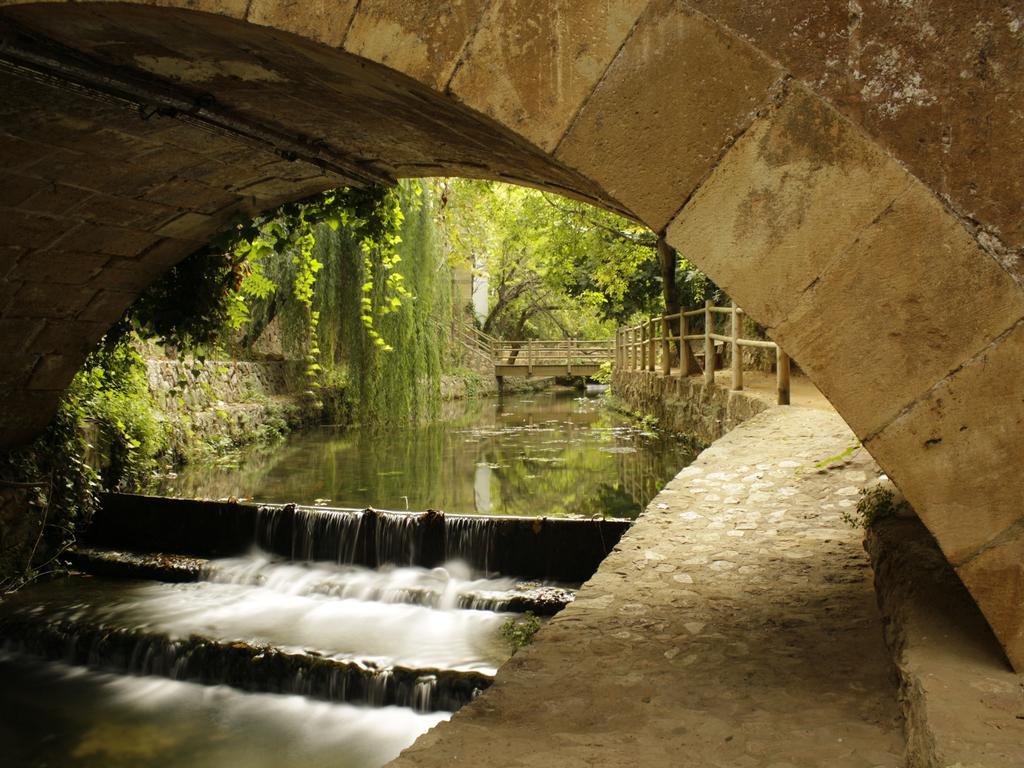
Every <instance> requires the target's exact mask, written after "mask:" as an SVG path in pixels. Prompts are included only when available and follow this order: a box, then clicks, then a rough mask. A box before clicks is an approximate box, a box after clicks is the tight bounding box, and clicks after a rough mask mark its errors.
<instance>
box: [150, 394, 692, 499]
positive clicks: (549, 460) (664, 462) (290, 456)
mask: <svg viewBox="0 0 1024 768" xmlns="http://www.w3.org/2000/svg"><path fill="white" fill-rule="evenodd" d="M453 407H454V408H456V409H457V411H458V412H457V413H456V414H455V415H454V416H453V417H452V418H450V419H447V420H445V421H441V422H437V423H433V424H429V425H426V426H422V427H414V428H408V429H394V430H389V431H371V430H367V429H359V428H340V427H320V428H317V429H313V430H309V431H305V432H301V433H297V434H293V435H291V436H289V437H288V438H287V439H286V440H285V442H283V443H279V444H277V445H274V446H272V447H270V448H263V449H259V450H254V451H251V452H248V453H245V454H243V455H242V456H241V457H240V458H238V459H237V460H235V461H231V462H226V463H224V464H222V465H219V466H195V465H194V466H191V467H187V468H185V469H184V470H183V471H182V472H181V473H180V474H178V475H177V476H175V477H171V478H167V479H166V480H165V481H164V482H163V483H162V485H161V487H160V488H159V489H158V491H157V492H159V493H163V494H166V495H173V496H188V497H205V498H225V497H230V496H234V497H236V498H252V499H254V500H256V501H264V502H295V503H299V504H321V505H329V506H337V507H356V508H364V507H370V506H372V507H375V508H378V509H396V510H403V509H410V510H424V509H440V510H444V511H446V512H451V513H458V514H474V513H475V514H486V515H548V516H580V517H591V516H593V515H605V516H609V517H628V518H632V517H636V515H637V514H638V513H639V512H640V511H641V510H642V509H643V508H644V507H645V506H646V505H647V503H648V502H649V501H650V500H651V499H652V498H653V497H654V495H655V494H656V493H657V492H658V490H659V489H660V488H661V487H662V486H663V485H664V484H665V483H666V482H667V481H668V480H670V479H671V478H672V477H674V476H675V474H676V473H677V472H678V471H679V470H680V469H682V468H683V467H684V466H686V465H687V464H688V463H689V462H690V461H691V460H692V458H693V448H692V446H690V445H689V444H688V443H687V442H685V441H682V440H680V439H678V438H674V437H671V436H667V435H664V434H659V433H655V432H653V431H652V430H649V429H645V428H643V427H641V426H639V425H638V424H637V423H636V422H635V421H633V420H631V419H629V418H628V417H625V416H623V415H621V414H618V413H616V412H613V411H611V410H609V409H608V408H606V407H605V406H604V405H603V404H602V402H601V400H600V399H599V398H593V397H590V398H587V397H580V396H579V395H578V394H577V393H575V392H565V391H548V392H541V393H535V394H530V395H516V396H509V397H505V398H502V399H500V400H482V401H475V402H465V403H457V404H453Z"/></svg>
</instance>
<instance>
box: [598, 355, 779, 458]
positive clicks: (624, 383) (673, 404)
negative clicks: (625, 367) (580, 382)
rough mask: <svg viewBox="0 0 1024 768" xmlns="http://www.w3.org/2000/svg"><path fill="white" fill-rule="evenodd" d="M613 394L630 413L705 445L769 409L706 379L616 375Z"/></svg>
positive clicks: (638, 373) (751, 397) (635, 373)
mask: <svg viewBox="0 0 1024 768" xmlns="http://www.w3.org/2000/svg"><path fill="white" fill-rule="evenodd" d="M612 393H613V394H614V395H615V397H616V398H618V399H619V400H620V401H621V402H622V403H623V404H624V405H625V406H626V408H628V409H629V410H631V411H635V412H638V413H641V414H643V415H645V416H647V415H649V416H653V417H654V418H655V419H657V420H658V423H659V424H660V425H661V426H662V427H663V428H664V429H667V430H670V431H672V432H680V433H683V434H687V435H692V436H694V437H696V438H697V439H698V440H700V441H701V442H704V443H711V442H714V441H715V440H717V439H718V438H720V437H721V436H722V435H724V434H725V433H726V432H728V431H729V430H731V429H733V428H734V427H736V426H738V425H740V424H742V423H743V422H744V421H746V420H747V419H749V418H750V417H751V416H755V415H756V414H758V413H761V411H764V410H767V409H768V407H769V405H768V403H766V402H765V401H764V400H762V399H760V398H758V397H756V396H754V395H751V394H748V393H746V392H733V391H731V390H728V389H725V388H723V387H720V386H717V385H707V384H705V383H704V380H703V379H702V378H695V377H690V378H686V379H680V378H678V377H675V376H662V375H661V374H658V373H655V372H651V371H616V372H615V373H614V374H613V376H612Z"/></svg>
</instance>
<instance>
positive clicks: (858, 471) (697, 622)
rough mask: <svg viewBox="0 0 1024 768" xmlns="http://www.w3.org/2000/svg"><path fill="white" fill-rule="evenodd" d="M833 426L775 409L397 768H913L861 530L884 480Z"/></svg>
mask: <svg viewBox="0 0 1024 768" xmlns="http://www.w3.org/2000/svg"><path fill="white" fill-rule="evenodd" d="M852 442H853V435H852V433H851V432H850V431H849V430H848V429H847V427H846V426H845V424H843V422H842V421H841V420H840V419H839V417H838V416H836V415H835V414H834V413H828V412H823V411H820V410H812V409H807V408H797V407H793V408H774V409H772V410H769V411H767V412H765V413H762V414H760V415H758V416H756V417H754V418H753V419H751V420H750V421H748V422H747V423H746V424H744V425H743V426H741V427H739V428H737V429H736V430H734V431H733V432H732V433H730V434H728V435H726V436H725V437H724V438H722V439H721V440H719V441H718V442H717V443H716V444H715V445H714V446H713V447H712V448H710V449H708V450H707V451H705V452H704V453H703V454H701V456H700V457H699V459H698V460H697V461H696V462H695V463H694V464H693V466H691V467H688V468H687V469H685V470H683V472H682V473H680V475H679V476H678V477H677V478H676V479H675V480H673V481H672V482H671V483H669V485H668V486H667V487H666V488H665V490H664V491H663V492H662V493H661V494H660V495H659V496H658V497H657V498H656V499H655V500H654V501H653V502H652V504H651V506H650V507H649V508H648V510H647V512H646V513H645V514H644V516H643V517H642V518H641V519H640V520H639V521H638V522H637V524H636V525H634V526H633V528H632V529H631V530H630V532H629V533H628V534H627V535H626V536H625V537H624V538H623V540H622V542H621V543H620V545H619V547H618V548H617V550H616V551H615V552H614V553H612V555H611V556H610V557H609V558H608V559H607V560H606V561H605V562H604V564H603V565H602V566H601V568H600V570H599V571H598V573H597V574H596V575H595V576H594V578H593V579H592V580H591V581H590V582H588V583H587V585H586V586H585V587H584V588H583V589H582V590H581V592H580V593H579V597H578V599H577V601H576V602H575V604H573V605H572V606H570V607H569V608H567V609H566V610H565V611H563V612H562V613H561V614H560V615H559V616H558V617H557V618H555V619H554V620H553V621H552V622H551V623H550V624H548V625H547V626H546V627H544V628H543V629H542V630H541V632H540V633H539V634H538V636H537V638H536V640H535V642H534V643H533V645H532V646H530V647H528V648H527V649H525V650H524V651H521V652H520V653H519V654H517V655H516V656H515V657H513V659H512V660H511V661H510V662H508V663H507V664H506V665H505V666H504V667H503V668H502V670H501V671H500V672H499V675H498V682H497V683H496V685H495V686H494V687H493V688H491V689H490V690H489V691H488V692H487V693H486V694H485V695H483V696H481V697H480V698H479V699H477V700H476V701H475V702H473V703H472V704H471V705H469V706H467V707H465V708H464V709H463V710H462V711H461V712H459V713H458V714H457V715H456V716H455V717H454V718H453V719H452V720H451V722H449V723H444V724H442V725H440V726H439V727H437V728H435V729H434V730H432V731H431V732H429V733H428V734H426V735H425V736H423V737H421V738H420V740H419V741H417V742H416V744H414V745H413V746H412V747H410V749H409V750H407V751H406V752H405V753H404V754H403V756H402V757H400V758H399V759H398V760H396V761H395V762H393V763H392V764H391V765H392V766H393V768H399V767H401V768H411V767H412V766H418V767H419V768H423V767H425V766H438V767H441V766H445V767H446V768H447V767H448V766H453V765H454V766H460V765H465V766H474V767H475V768H490V767H492V766H494V767H497V766H501V767H502V768H506V767H507V766H538V767H539V766H544V768H576V767H577V766H643V767H644V768H647V767H648V766H672V767H673V768H675V767H677V766H722V767H723V768H725V767H728V768H791V767H794V766H800V767H801V768H802V767H803V766H815V768H818V767H819V766H820V767H827V768H861V767H870V766H898V765H900V764H901V762H902V760H901V756H902V752H903V740H902V736H901V732H900V724H899V722H898V716H897V708H896V691H895V688H894V684H893V682H892V681H891V679H890V677H889V668H890V662H889V657H888V653H887V651H886V649H885V647H884V645H883V642H882V632H881V627H880V625H879V619H878V614H877V610H876V608H875V602H874V593H873V591H872V588H871V573H870V570H869V568H868V563H867V557H866V555H865V553H864V551H863V550H862V548H861V543H860V539H861V537H860V532H859V531H854V530H852V529H851V528H849V527H848V526H846V525H845V524H844V523H843V522H842V521H841V518H840V515H841V513H842V512H843V511H844V510H852V509H853V507H854V504H855V502H856V498H857V493H858V490H859V488H860V487H861V486H862V485H863V484H864V483H865V482H866V481H868V480H870V479H871V477H873V475H874V473H875V472H876V471H877V468H876V466H875V464H874V463H873V462H872V461H871V459H870V458H869V457H868V456H867V455H866V453H865V452H864V451H862V450H861V451H857V452H856V453H855V454H854V455H853V456H852V457H847V461H846V463H845V464H844V465H843V466H842V467H841V468H838V469H831V470H828V471H824V470H821V471H819V470H818V469H816V468H815V464H816V463H817V462H820V461H822V460H823V459H827V458H829V457H832V456H836V455H838V454H841V453H842V452H843V451H844V450H845V449H846V448H848V447H849V446H850V445H851V443H852Z"/></svg>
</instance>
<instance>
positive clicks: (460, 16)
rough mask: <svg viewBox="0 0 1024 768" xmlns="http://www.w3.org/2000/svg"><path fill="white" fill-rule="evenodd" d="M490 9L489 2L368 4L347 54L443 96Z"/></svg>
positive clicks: (378, 0)
mask: <svg viewBox="0 0 1024 768" xmlns="http://www.w3.org/2000/svg"><path fill="white" fill-rule="evenodd" d="M485 5H486V2H485V0H455V1H454V2H447V3H438V2H434V0H363V1H362V2H361V3H359V9H358V11H357V13H356V16H355V18H354V19H353V20H352V26H351V28H350V29H349V32H348V36H347V37H346V38H345V50H346V51H349V52H350V53H354V54H356V55H357V56H363V57H364V58H367V59H370V60H371V61H376V62H379V63H381V64H384V65H386V66H388V67H391V68H392V69H397V70H398V71H399V72H402V73H404V74H406V75H409V76H410V77H413V78H415V79H416V80H419V81H420V82H421V83H424V84H426V85H429V86H431V87H432V88H436V89H437V90H440V91H443V90H444V89H445V87H447V85H448V81H449V80H450V79H451V77H452V74H453V73H454V72H455V67H456V66H457V64H458V62H459V58H460V56H461V55H462V52H463V50H464V49H465V47H466V43H467V41H468V40H469V39H470V36H471V35H472V33H473V31H474V30H475V29H476V26H477V23H478V22H479V20H480V15H481V14H482V13H483V9H484V7H485Z"/></svg>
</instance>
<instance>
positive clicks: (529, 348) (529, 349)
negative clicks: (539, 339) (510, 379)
mask: <svg viewBox="0 0 1024 768" xmlns="http://www.w3.org/2000/svg"><path fill="white" fill-rule="evenodd" d="M526 373H527V375H528V376H533V342H532V341H527V342H526Z"/></svg>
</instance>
